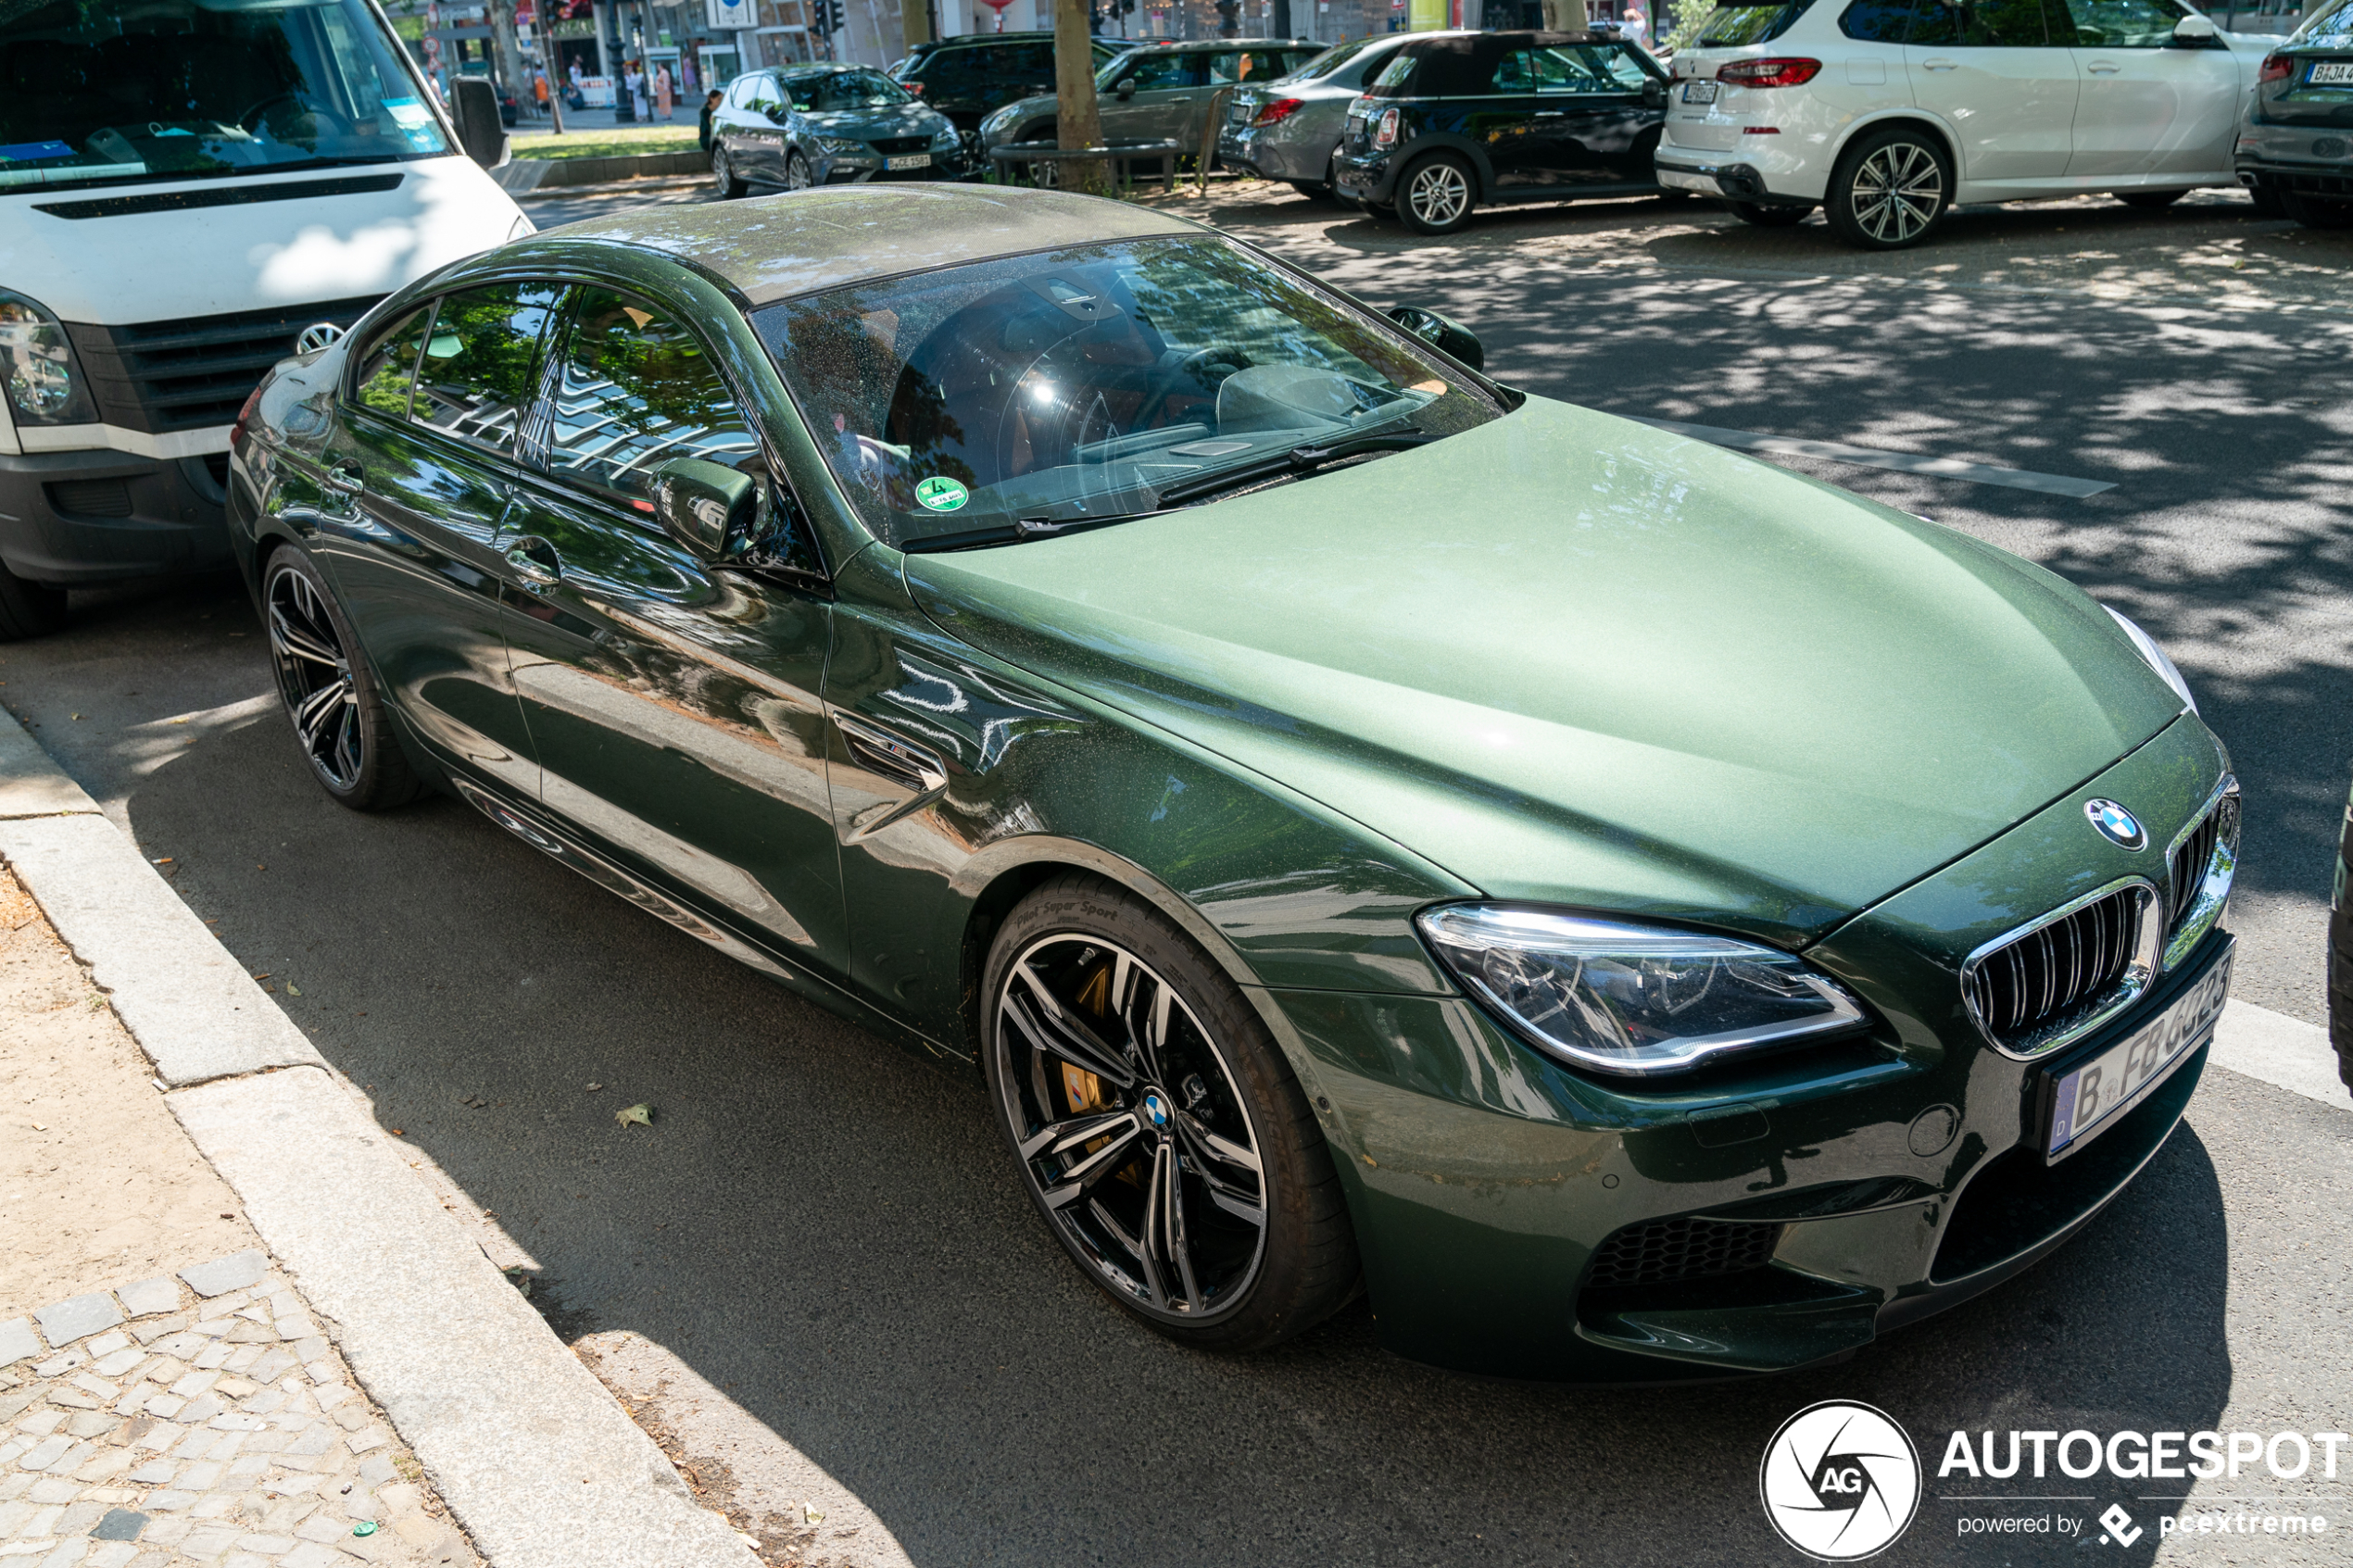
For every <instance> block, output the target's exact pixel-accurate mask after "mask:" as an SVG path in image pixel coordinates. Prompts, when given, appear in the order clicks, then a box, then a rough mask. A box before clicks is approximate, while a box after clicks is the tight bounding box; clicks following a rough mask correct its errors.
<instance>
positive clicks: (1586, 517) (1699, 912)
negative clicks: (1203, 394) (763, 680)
mask: <svg viewBox="0 0 2353 1568" xmlns="http://www.w3.org/2000/svg"><path fill="white" fill-rule="evenodd" d="M903 560H904V567H903V570H904V572H905V575H906V580H907V584H908V588H909V591H910V593H911V594H912V597H913V599H914V602H915V604H916V605H917V606H918V607H919V608H922V609H923V610H925V612H926V613H928V614H929V615H931V616H932V617H933V618H934V619H935V621H937V623H938V624H940V625H941V626H943V627H945V628H947V629H948V630H949V631H950V633H952V634H955V635H957V636H960V637H962V638H963V639H964V640H966V641H968V642H970V643H971V644H973V645H974V646H977V647H980V648H982V649H984V650H986V651H988V652H990V653H993V654H995V655H997V656H999V657H1000V658H1003V659H1007V660H1010V661H1011V662H1013V663H1014V664H1017V665H1021V666H1023V667H1025V668H1027V669H1029V670H1032V671H1036V672H1038V673H1039V674H1041V675H1044V676H1047V677H1049V678H1051V679H1052V680H1054V681H1056V682H1058V683H1061V684H1063V685H1065V686H1067V687H1070V688H1072V689H1075V690H1076V691H1078V692H1081V693H1083V694H1086V695H1088V696H1093V697H1095V698H1097V699H1099V700H1100V701H1101V702H1103V703H1106V704H1108V705H1111V706H1113V707H1115V708H1117V709H1121V710H1123V711H1125V712H1126V713H1128V714H1131V715H1133V716H1135V717H1136V718H1139V719H1141V720H1144V721H1148V722H1150V723H1151V724H1154V725H1157V726H1159V727H1160V728H1162V729H1164V730H1166V731H1169V732H1172V733H1174V734H1177V735H1179V736H1181V737H1183V738H1184V739H1186V740H1188V741H1190V742H1193V743H1195V744H1197V745H1199V746H1203V747H1206V748H1208V749H1210V750H1212V751H1214V752H1217V753H1220V754H1222V755H1224V756H1226V757H1227V758H1228V759H1232V760H1233V761H1235V762H1238V763H1240V764H1242V765H1244V766H1247V767H1249V768H1251V769H1252V770H1255V771H1258V772H1261V773H1263V774H1265V775H1268V776H1270V777H1272V778H1274V779H1277V780H1278V781H1280V782H1281V783H1283V784H1287V785H1289V786H1290V787H1291V788H1294V789H1297V790H1300V791H1301V792H1302V793H1304V794H1306V795H1308V796H1311V797H1315V798H1316V799H1318V800H1320V801H1322V802H1323V803H1324V804H1326V805H1327V806H1328V807H1330V808H1332V809H1336V810H1339V811H1341V812H1344V813H1346V814H1348V815H1349V816H1351V817H1353V818H1354V819H1355V820H1356V821H1358V822H1362V823H1364V824H1365V825H1366V826H1367V827H1369V828H1371V829H1373V830H1375V831H1376V832H1378V833H1379V834H1383V835H1384V836H1386V837H1388V838H1389V839H1390V840H1392V841H1394V842H1396V843H1397V844H1399V845H1401V846H1403V847H1407V848H1409V849H1411V850H1413V851H1414V852H1416V854H1418V855H1420V856H1422V857H1424V858H1426V859H1428V860H1430V861H1432V862H1435V863H1436V864H1437V865H1439V866H1441V867H1444V868H1446V869H1447V870H1449V871H1451V872H1453V873H1454V874H1455V875H1456V876H1459V877H1461V878H1462V879H1464V880H1465V881H1466V882H1468V883H1470V884H1473V885H1475V886H1478V887H1479V888H1481V889H1482V890H1484V891H1485V892H1486V893H1488V894H1489V895H1491V896H1492V897H1506V898H1516V899H1529V900H1538V901H1542V902H1546V903H1557V904H1567V905H1575V906H1581V907H1586V908H1598V909H1620V910H1626V911H1629V912H1639V913H1646V914H1651V915H1655V916H1668V917H1675V918H1682V919H1690V920H1697V921H1703V922H1708V923H1712V924H1718V925H1724V926H1730V927H1732V928H1734V929H1740V930H1745V931H1749V932H1753V933H1755V934H1757V935H1763V936H1765V937H1767V938H1768V939H1769V940H1775V941H1780V942H1783V943H1785V944H1792V945H1795V944H1800V943H1803V942H1804V941H1806V940H1808V939H1810V938H1812V937H1813V936H1815V935H1819V934H1820V933H1822V932H1823V931H1825V930H1827V929H1828V928H1829V927H1830V926H1831V925H1832V924H1834V923H1835V922H1837V921H1838V920H1840V919H1842V918H1843V917H1844V916H1845V915H1847V914H1849V913H1851V912H1853V911H1854V910H1856V909H1861V908H1863V907H1865V906H1867V905H1869V904H1870V903H1872V902H1874V901H1876V900H1878V899H1879V898H1881V897H1885V896H1886V895H1887V894H1889V893H1891V892H1893V891H1894V890H1895V889H1897V888H1899V887H1901V886H1903V885H1905V884H1907V883H1910V882H1912V881H1914V880H1916V879H1918V878H1919V877H1920V876H1922V875H1924V874H1925V873H1927V872H1930V871H1932V870H1934V869H1935V868H1936V867H1938V866H1941V865H1944V864H1945V863H1946V862H1948V861H1950V860H1952V859H1955V858H1957V857H1958V856H1959V855H1961V854H1964V853H1966V852H1967V851H1968V850H1969V849H1970V848H1971V847H1975V846H1977V845H1979V844H1982V843H1983V842H1985V841H1986V840H1987V839H1989V838H1992V837H1993V836H1994V835H1996V834H1999V833H2001V832H2002V830H2003V829H2005V828H2007V827H2008V826H2010V825H2011V824H2012V823H2015V822H2020V820H2022V819H2023V818H2025V817H2027V816H2029V815H2030V814H2032V812H2033V811H2034V810H2035V809H2037V808H2039V807H2042V806H2044V805H2045V804H2046V803H2047V802H2049V801H2050V800H2052V799H2053V798H2055V797H2057V796H2059V795H2061V794H2063V793H2065V792H2066V791H2067V790H2069V789H2070V787H2072V786H2074V785H2076V784H2079V783H2081V782H2082V780H2084V779H2087V778H2090V777H2091V776H2093V775H2094V774H2095V773H2097V772H2099V771H2101V770H2102V769H2103V768H2105V767H2107V766H2108V765H2109V764H2111V763H2112V762H2114V761H2115V760H2116V759H2118V758H2119V757H2120V756H2123V755H2124V754H2126V753H2128V752H2130V751H2132V750H2133V749H2134V748H2135V747H2136V746H2140V745H2141V744H2143V743H2144V742H2145V741H2146V740H2147V739H2149V737H2151V736H2153V735H2155V734H2158V732H2159V731H2160V730H2162V729H2163V728H2164V727H2165V726H2166V724H2167V723H2169V722H2170V721H2171V720H2172V719H2173V718H2174V717H2175V716H2176V715H2177V714H2178V712H2179V711H2180V709H2181V703H2180V701H2179V699H2178V698H2177V697H2175V696H2174V695H2173V693H2172V692H2171V689H2170V688H2169V687H2168V686H2166V684H2164V683H2163V682H2162V681H2161V680H2159V679H2158V676H2157V675H2156V674H2155V673H2154V672H2153V671H2151V670H2150V669H2149V668H2148V666H2147V665H2146V664H2145V663H2144V662H2143V661H2142V660H2141V659H2140V657H2139V656H2138V655H2137V654H2136V653H2135V652H2134V651H2133V648H2132V646H2131V645H2130V644H2129V643H2128V642H2127V641H2126V640H2125V639H2124V638H2123V637H2122V636H2121V635H2120V634H2119V633H2118V631H2117V629H2116V627H2115V625H2114V623H2113V622H2112V621H2110V620H2109V619H2108V615H2107V614H2106V613H2105V612H2104V611H2102V610H2101V609H2100V608H2099V607H2098V606H2096V605H2095V604H2094V603H2093V602H2092V601H2091V600H2090V599H2088V598H2086V597H2085V596H2083V595H2082V594H2081V593H2080V592H2078V591H2077V590H2075V589H2074V588H2072V587H2070V586H2069V585H2068V584H2067V583H2064V582H2062V581H2061V580H2060V579H2058V578H2057V577H2055V576H2053V575H2051V574H2050V573H2049V572H2046V571H2042V570H2041V569H2040V568H2037V567H2033V566H2031V565H2029V564H2027V563H2025V562H2023V561H2020V560H2018V559H2016V558H2012V557H2009V556H2007V555H2005V554H2003V553H2002V552H2000V551H1998V550H1996V549H1994V548H1993V547H1992V546H1988V545H1985V544H1982V543H1981V542H1979V541H1977V540H1975V539H1972V538H1970V537H1969V536H1968V535H1966V534H1962V533H1956V532H1953V531H1951V530H1948V529H1945V528H1942V527H1939V526H1937V525H1935V524H1933V523H1931V522H1927V521H1922V520H1919V519H1917V518H1913V517H1910V516H1907V515H1906V514H1904V513H1902V512H1897V511H1894V510H1892V509H1890V508H1885V507H1881V506H1879V505H1876V504H1874V503H1871V502H1869V501H1865V500H1863V499H1861V498H1859V497H1857V496H1854V495H1848V494H1846V493H1845V492H1843V491H1840V490H1836V489H1833V488H1832V487H1831V486H1829V485H1826V484H1821V483H1817V482H1815V481H1812V480H1809V479H1806V478H1804V477H1802V476H1800V475H1796V474H1792V473H1788V472H1784V471H1782V470H1778V469H1774V468H1771V467H1769V466H1768V465H1766V464H1763V463H1760V462H1757V461H1755V460H1752V459H1749V458H1743V457H1740V456H1738V455H1736V454H1733V453H1730V452H1726V451H1723V450H1721V449H1719V448H1716V447H1712V446H1708V445H1703V444H1701V443H1698V442H1695V441H1692V440H1688V439H1684V438H1681V437H1678V436H1673V435H1668V434H1667V433H1662V432H1659V431H1655V430H1653V429H1651V428H1649V427H1648V426H1644V425H1640V424H1636V423H1633V422H1630V421H1629V420H1620V419H1616V418H1613V417H1610V416H1607V415H1603V414H1597V413H1593V412H1591V411H1589V410H1584V409H1579V408H1570V407H1567V406H1566V405H1562V404H1557V403H1550V402H1547V401H1544V400H1541V399H1531V400H1530V401H1529V403H1528V404H1527V405H1526V406H1525V407H1523V408H1520V409H1519V410H1518V411H1516V413H1513V414H1511V415H1509V416H1507V417H1505V418H1504V419H1501V420H1495V421H1493V422H1491V423H1490V424H1487V425H1485V426H1482V427H1480V428H1478V429H1477V430H1474V431H1471V432H1469V433H1465V434H1461V435H1456V436H1453V437H1452V438H1449V439H1447V440H1445V441H1441V442H1438V443H1434V444H1433V445H1429V446H1426V447H1422V448H1419V449H1416V450H1412V451H1407V452H1403V453H1400V454H1397V455H1395V456H1393V457H1389V458H1381V459H1378V460H1376V461H1372V462H1367V463H1364V464H1361V465H1358V466H1356V467H1353V468H1351V469H1347V470H1340V471H1339V472H1335V473H1328V474H1325V475H1322V476H1320V477H1317V478H1315V479H1311V480H1307V481H1304V482H1302V483H1296V484H1290V485H1283V486H1278V487H1276V488H1274V489H1270V490H1265V491H1260V492H1258V493H1256V494H1253V495H1244V496H1239V497H1236V498H1234V499H1231V500H1227V501H1224V502H1220V503H1217V504H1215V505H1213V506H1207V507H1202V508H1193V509H1189V510H1181V511H1176V512H1172V513H1169V514H1167V515H1165V516H1161V517H1155V518H1150V519H1144V520H1139V521H1136V522H1132V523H1126V524H1121V525H1118V526H1115V527H1112V528H1106V529H1101V530H1096V531H1093V532H1089V533H1078V534H1073V535H1069V536H1067V537H1064V538H1061V539H1055V540H1049V541H1040V542H1037V543H1032V544H1026V545H1020V546H1007V547H1000V548H996V549H988V550H974V551H963V552H957V553H953V554H941V555H911V556H907V557H905V558H903Z"/></svg>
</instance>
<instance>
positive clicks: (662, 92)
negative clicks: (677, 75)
mask: <svg viewBox="0 0 2353 1568" xmlns="http://www.w3.org/2000/svg"><path fill="white" fill-rule="evenodd" d="M672 102H673V100H672V97H671V93H670V64H669V62H668V61H666V60H665V61H664V62H662V63H661V65H658V66H656V67H654V107H655V109H656V110H657V111H659V112H660V113H661V118H662V119H664V120H665V121H666V120H668V119H670V109H671V105H672Z"/></svg>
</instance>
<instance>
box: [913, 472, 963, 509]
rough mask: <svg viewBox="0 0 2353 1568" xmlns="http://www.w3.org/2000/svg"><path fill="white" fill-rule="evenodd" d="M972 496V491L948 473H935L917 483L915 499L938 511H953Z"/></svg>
mask: <svg viewBox="0 0 2353 1568" xmlns="http://www.w3.org/2000/svg"><path fill="white" fill-rule="evenodd" d="M972 498H973V496H972V492H971V491H969V490H967V489H965V488H964V487H963V485H961V484H959V483H956V482H955V481H954V480H952V479H950V478H949V477H948V476H947V475H946V474H938V473H936V474H933V475H932V476H931V477H930V478H929V479H926V480H922V481H919V482H918V483H916V485H915V499H916V500H918V501H921V502H922V503H923V504H924V505H925V506H926V507H929V508H931V509H932V510H933V511H936V512H952V511H954V510H955V509H956V508H958V507H961V506H963V504H964V503H965V502H966V501H969V500H971V499H972Z"/></svg>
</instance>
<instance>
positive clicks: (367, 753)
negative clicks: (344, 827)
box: [261, 546, 423, 811]
mask: <svg viewBox="0 0 2353 1568" xmlns="http://www.w3.org/2000/svg"><path fill="white" fill-rule="evenodd" d="M261 604H262V609H263V613H264V614H265V615H266V617H267V618H268V621H269V624H270V659H271V664H272V665H274V666H275V667H276V670H277V675H278V696H279V699H280V700H281V701H282V702H283V703H284V704H285V709H286V717H287V719H288V720H289V721H292V722H293V724H294V727H295V736H296V739H298V740H299V741H300V742H301V743H302V753H303V756H304V757H306V758H307V759H309V762H310V771H312V772H313V773H315V774H317V775H318V778H319V782H320V784H323V785H324V786H325V787H326V791H327V793H328V794H329V795H332V796H333V797H335V798H336V799H337V800H339V801H341V802H342V803H343V804H344V805H346V806H348V807H350V808H351V809H353V810H355V811H381V810H384V809H387V808H389V807H394V806H401V805H406V804H407V803H408V802H409V801H411V800H413V799H415V798H416V797H418V795H419V794H421V793H422V787H423V786H422V784H419V782H418V780H417V775H416V774H415V772H414V771H411V770H410V768H409V759H408V758H406V757H405V756H403V755H402V754H401V750H400V744H399V742H398V741H397V740H396V739H395V738H394V736H393V734H392V724H391V720H390V717H389V716H388V715H387V714H386V713H385V712H384V704H383V703H382V702H381V701H379V700H378V698H377V696H376V684H375V681H374V679H373V678H372V677H371V675H370V674H369V673H368V670H367V665H366V661H365V660H364V659H354V658H353V657H352V653H351V650H352V649H353V647H354V646H356V639H354V638H353V636H352V634H351V628H350V626H349V625H348V623H346V621H345V620H344V618H343V611H342V610H341V609H339V608H336V605H335V602H334V596H333V594H332V593H331V592H330V591H329V590H328V587H327V584H326V581H325V579H323V578H321V576H320V575H319V568H318V567H317V566H316V565H314V564H313V563H312V561H311V559H310V558H309V557H308V556H306V555H304V554H303V553H302V552H301V551H300V550H298V549H296V548H294V547H292V546H287V547H286V548H283V549H281V550H279V551H278V552H277V553H276V554H275V555H273V556H271V558H270V564H269V567H268V570H267V571H266V572H265V574H264V576H263V580H262V587H261Z"/></svg>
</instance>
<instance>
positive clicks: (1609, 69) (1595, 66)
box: [1528, 44, 1649, 94]
mask: <svg viewBox="0 0 2353 1568" xmlns="http://www.w3.org/2000/svg"><path fill="white" fill-rule="evenodd" d="M1528 63H1529V69H1530V71H1531V72H1532V73H1533V74H1534V76H1535V78H1536V91H1537V92H1538V93H1540V94H1553V93H1576V94H1585V93H1639V92H1641V91H1642V83H1643V82H1645V81H1647V80H1648V79H1649V78H1648V76H1647V73H1645V72H1644V71H1643V69H1642V66H1641V65H1640V64H1639V63H1638V62H1637V61H1636V60H1635V58H1634V52H1633V51H1632V50H1631V49H1629V48H1628V47H1627V46H1626V45H1625V44H1555V45H1554V46H1553V47H1552V48H1549V49H1533V50H1530V51H1529V55H1528Z"/></svg>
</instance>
